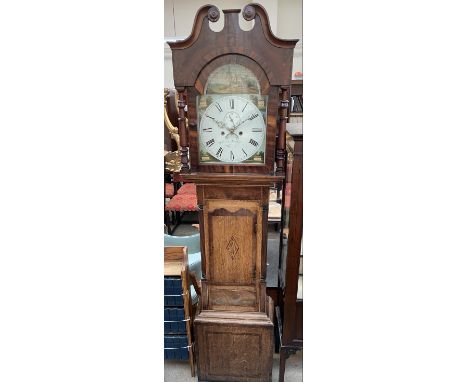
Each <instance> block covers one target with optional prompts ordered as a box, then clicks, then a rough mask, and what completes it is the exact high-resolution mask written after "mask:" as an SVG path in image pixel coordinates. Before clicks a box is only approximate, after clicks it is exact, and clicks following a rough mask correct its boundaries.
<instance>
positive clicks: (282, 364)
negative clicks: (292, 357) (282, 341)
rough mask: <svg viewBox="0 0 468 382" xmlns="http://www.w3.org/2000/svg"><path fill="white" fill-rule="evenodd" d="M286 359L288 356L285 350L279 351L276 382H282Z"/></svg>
mask: <svg viewBox="0 0 468 382" xmlns="http://www.w3.org/2000/svg"><path fill="white" fill-rule="evenodd" d="M287 358H288V354H287V352H286V349H284V348H282V349H281V350H280V365H279V378H278V382H284V372H285V371H286V359H287Z"/></svg>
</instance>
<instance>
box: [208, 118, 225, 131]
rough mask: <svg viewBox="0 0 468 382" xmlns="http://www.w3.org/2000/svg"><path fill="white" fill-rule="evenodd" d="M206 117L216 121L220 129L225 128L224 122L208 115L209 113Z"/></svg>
mask: <svg viewBox="0 0 468 382" xmlns="http://www.w3.org/2000/svg"><path fill="white" fill-rule="evenodd" d="M206 117H207V118H210V119H212V120H213V121H214V123H216V124H217V125H218V127H220V128H221V129H226V125H225V124H224V122H221V121H218V120H217V119H215V118H213V117H210V116H209V115H207V116H206Z"/></svg>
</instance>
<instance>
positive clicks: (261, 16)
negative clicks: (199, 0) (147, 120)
mask: <svg viewBox="0 0 468 382" xmlns="http://www.w3.org/2000/svg"><path fill="white" fill-rule="evenodd" d="M240 12H241V10H240V9H226V10H223V14H224V28H223V29H222V30H221V31H219V32H214V31H212V30H211V28H210V26H209V22H210V21H211V22H217V21H218V20H219V18H220V11H219V9H218V8H217V7H215V6H213V5H205V6H203V7H201V8H200V9H199V10H198V12H197V15H196V17H195V21H194V24H193V28H192V33H191V34H190V36H189V37H188V38H186V39H185V40H180V41H174V42H170V43H168V44H169V46H170V48H171V49H172V61H173V67H174V84H175V86H176V87H179V86H180V87H183V86H194V84H195V81H196V78H197V77H198V74H199V73H200V71H201V70H202V69H203V67H204V66H205V65H207V64H208V63H209V62H210V61H212V60H213V59H215V58H217V57H219V56H223V55H227V54H239V55H243V56H247V57H249V58H251V59H253V60H255V61H256V62H257V63H258V64H259V65H260V66H261V67H262V68H263V69H264V71H265V74H266V75H267V77H268V80H269V82H270V84H271V85H285V84H289V82H290V78H291V72H292V56H293V53H294V47H295V45H296V43H297V42H298V40H284V39H280V38H278V37H276V36H275V35H274V34H273V33H272V31H271V27H270V22H269V20H268V15H267V12H266V10H265V8H263V7H262V6H261V5H259V4H253V3H252V4H248V5H246V6H245V7H244V9H243V11H242V16H243V17H244V19H245V20H255V25H254V27H253V28H252V29H251V30H249V31H245V30H242V29H241V28H240V25H239V13H240Z"/></svg>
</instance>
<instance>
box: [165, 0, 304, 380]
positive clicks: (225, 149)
mask: <svg viewBox="0 0 468 382" xmlns="http://www.w3.org/2000/svg"><path fill="white" fill-rule="evenodd" d="M223 13H224V28H223V29H222V30H221V31H220V32H214V31H212V30H211V28H210V22H213V23H214V22H217V21H218V19H219V17H220V11H219V10H218V8H216V7H215V6H211V5H207V6H204V7H202V8H200V9H199V10H198V13H197V15H196V16H195V21H194V25H193V29H192V33H191V35H190V36H189V37H188V38H187V39H185V40H182V41H175V42H171V43H169V45H170V47H171V50H172V57H173V68H174V83H175V86H176V89H177V91H178V93H179V105H178V107H179V134H180V146H181V149H180V154H181V163H182V168H181V175H182V179H183V180H184V181H186V182H194V183H195V184H196V185H197V200H198V209H199V220H200V234H201V251H202V296H201V310H200V313H199V314H198V315H197V317H196V318H195V322H194V326H195V343H196V355H197V370H198V379H199V381H237V382H242V381H249V382H250V381H252V382H253V381H270V380H271V369H272V360H273V311H274V307H273V304H272V301H271V300H270V299H269V298H267V295H266V283H265V279H266V249H267V248H266V243H267V240H266V238H267V222H268V205H269V191H270V187H271V186H273V185H275V184H279V183H281V181H282V179H283V178H284V168H285V126H286V113H287V109H288V94H287V93H288V89H289V86H290V78H291V72H292V58H293V50H294V46H295V44H296V43H297V40H283V39H280V38H277V37H276V36H274V35H273V33H272V32H271V29H270V24H269V20H268V15H267V13H266V11H265V9H264V8H263V7H262V6H261V5H258V4H249V5H247V6H246V7H244V9H243V11H242V17H243V18H244V19H245V20H247V21H249V22H250V21H251V22H252V23H253V24H254V25H253V28H252V29H250V30H243V29H241V28H240V26H239V17H240V13H241V10H240V9H227V10H223ZM186 106H187V113H186V114H185V107H186ZM186 116H187V119H188V124H186Z"/></svg>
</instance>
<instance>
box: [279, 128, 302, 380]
mask: <svg viewBox="0 0 468 382" xmlns="http://www.w3.org/2000/svg"><path fill="white" fill-rule="evenodd" d="M287 131H288V133H289V134H290V137H291V139H290V140H289V141H288V145H289V146H290V152H291V154H289V153H288V171H287V174H286V180H285V187H284V190H285V191H284V198H283V224H282V240H281V247H280V271H279V285H280V288H281V292H280V304H279V306H278V307H277V308H276V316H277V320H278V328H279V334H280V371H279V373H280V374H279V381H280V382H284V372H285V366H286V359H287V358H288V357H289V355H290V354H292V353H295V352H296V351H297V350H299V349H302V340H303V339H302V316H303V311H302V300H303V298H302V219H303V211H302V126H294V128H289V127H288V129H287Z"/></svg>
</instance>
